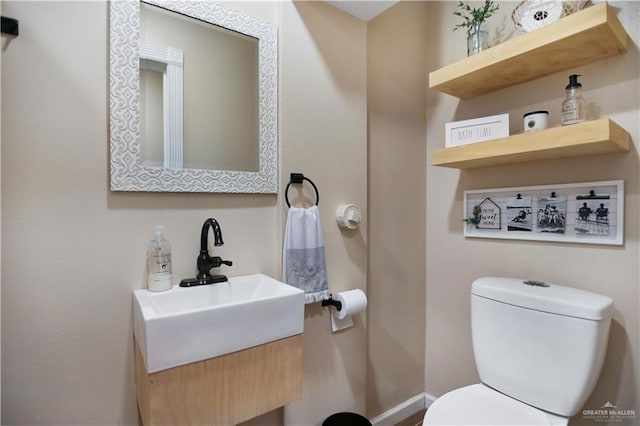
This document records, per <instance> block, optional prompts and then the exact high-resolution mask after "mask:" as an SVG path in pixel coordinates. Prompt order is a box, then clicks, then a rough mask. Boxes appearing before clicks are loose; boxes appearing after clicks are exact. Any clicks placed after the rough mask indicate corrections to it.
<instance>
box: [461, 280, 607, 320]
mask: <svg viewBox="0 0 640 426" xmlns="http://www.w3.org/2000/svg"><path fill="white" fill-rule="evenodd" d="M471 293H472V294H473V295H476V296H481V297H484V298H487V299H492V300H495V301H498V302H503V303H508V304H510V305H515V306H520V307H522V308H528V309H534V310H537V311H542V312H549V313H553V314H558V315H565V316H570V317H576V318H584V319H590V320H603V319H607V318H610V317H611V315H612V314H613V300H611V298H609V297H607V296H603V295H601V294H596V293H591V292H589V291H585V290H580V289H577V288H573V287H567V286H563V285H558V284H550V283H544V282H541V281H535V280H525V279H517V278H503V277H483V278H478V279H477V280H475V281H474V282H473V284H472V286H471Z"/></svg>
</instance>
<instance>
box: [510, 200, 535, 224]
mask: <svg viewBox="0 0 640 426" xmlns="http://www.w3.org/2000/svg"><path fill="white" fill-rule="evenodd" d="M531 213H532V211H531V197H529V196H526V197H523V196H522V195H521V194H518V195H517V196H515V197H510V198H507V231H525V232H531V230H532V229H533V219H532V214H531Z"/></svg>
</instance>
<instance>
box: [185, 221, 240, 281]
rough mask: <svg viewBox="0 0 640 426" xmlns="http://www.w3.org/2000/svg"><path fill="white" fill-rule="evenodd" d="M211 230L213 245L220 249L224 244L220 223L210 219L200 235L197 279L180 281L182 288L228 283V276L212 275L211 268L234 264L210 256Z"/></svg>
mask: <svg viewBox="0 0 640 426" xmlns="http://www.w3.org/2000/svg"><path fill="white" fill-rule="evenodd" d="M209 229H213V245H214V246H216V247H218V246H221V245H223V244H224V241H222V230H221V229H220V224H218V221H217V220H215V219H213V218H209V219H207V220H205V221H204V224H203V225H202V233H201V235H200V254H199V255H198V260H197V262H196V264H197V266H198V275H197V276H196V277H195V278H187V279H184V280H182V281H180V287H193V286H196V285H206V284H213V283H221V282H224V281H228V279H227V276H226V275H211V274H209V271H210V270H211V268H218V267H220V266H222V265H227V266H231V265H233V262H231V261H230V260H222V258H221V257H220V256H209V248H208V241H209Z"/></svg>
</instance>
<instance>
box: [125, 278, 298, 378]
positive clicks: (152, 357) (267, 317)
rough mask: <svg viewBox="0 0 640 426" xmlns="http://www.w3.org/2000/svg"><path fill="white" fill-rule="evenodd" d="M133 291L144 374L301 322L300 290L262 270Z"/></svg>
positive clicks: (286, 333) (283, 332) (275, 335)
mask: <svg viewBox="0 0 640 426" xmlns="http://www.w3.org/2000/svg"><path fill="white" fill-rule="evenodd" d="M133 295H134V297H133V333H134V335H135V338H136V341H137V342H138V347H139V349H140V352H141V354H142V357H143V359H144V363H145V366H146V368H147V373H154V372H157V371H161V370H165V369H167V368H172V367H177V366H180V365H184V364H188V363H191V362H196V361H202V360H205V359H208V358H213V357H216V356H220V355H225V354H228V353H231V352H235V351H239V350H241V349H246V348H250V347H252V346H257V345H261V344H264V343H268V342H272V341H275V340H279V339H283V338H285V337H290V336H295V335H296V334H300V333H302V329H303V324H304V292H303V291H302V290H300V289H298V288H295V287H292V286H290V285H288V284H285V283H282V282H280V281H278V280H275V279H273V278H271V277H268V276H266V275H262V274H255V275H245V276H240V277H230V278H229V281H228V282H223V283H217V284H210V285H203V286H197V287H184V288H183V287H179V286H177V285H176V286H174V287H173V288H172V289H171V290H169V291H166V292H161V293H156V292H151V291H148V290H146V289H141V290H135V291H134V292H133Z"/></svg>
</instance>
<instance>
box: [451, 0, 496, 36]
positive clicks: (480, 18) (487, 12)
mask: <svg viewBox="0 0 640 426" xmlns="http://www.w3.org/2000/svg"><path fill="white" fill-rule="evenodd" d="M456 7H457V8H458V10H456V11H455V12H453V14H454V15H456V16H459V17H460V18H462V19H463V20H464V22H463V23H461V24H458V25H456V26H455V27H454V28H453V31H455V30H457V29H458V28H466V29H467V34H469V33H471V31H473V30H474V28H477V27H478V26H479V25H480V24H482V23H484V22H485V21H486V20H487V19H489V18H490V17H491V15H493V14H494V13H495V12H496V11H497V10H498V8H499V7H500V5H497V4H495V3H494V2H493V0H485V2H484V6H483V7H480V8H475V7H474V8H472V7H471V6H469V5H468V4H467V3H463V2H461V1H460V2H458V6H456Z"/></svg>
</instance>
